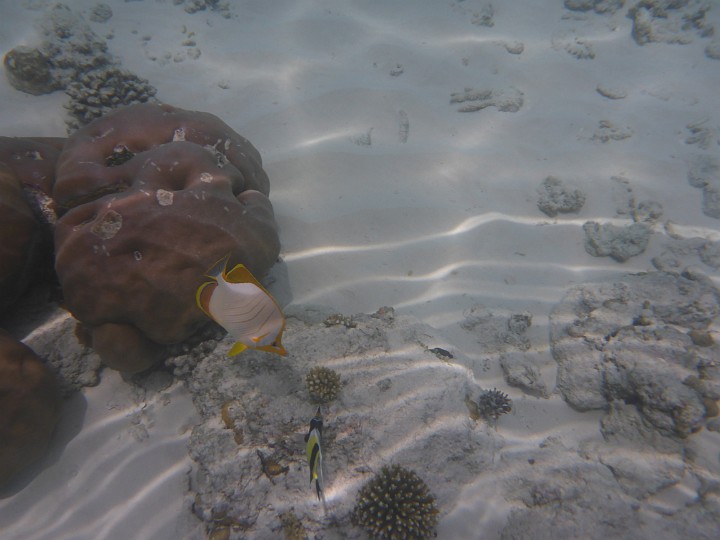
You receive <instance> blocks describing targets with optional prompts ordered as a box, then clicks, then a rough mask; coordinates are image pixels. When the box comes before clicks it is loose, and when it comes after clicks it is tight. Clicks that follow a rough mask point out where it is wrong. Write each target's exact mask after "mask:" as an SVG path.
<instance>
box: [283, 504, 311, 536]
mask: <svg viewBox="0 0 720 540" xmlns="http://www.w3.org/2000/svg"><path fill="white" fill-rule="evenodd" d="M280 523H281V524H282V530H283V535H284V536H285V540H304V539H305V538H307V534H306V531H305V527H303V524H302V521H300V518H298V517H297V516H296V515H295V513H294V512H293V511H292V510H289V511H287V512H285V513H283V514H280Z"/></svg>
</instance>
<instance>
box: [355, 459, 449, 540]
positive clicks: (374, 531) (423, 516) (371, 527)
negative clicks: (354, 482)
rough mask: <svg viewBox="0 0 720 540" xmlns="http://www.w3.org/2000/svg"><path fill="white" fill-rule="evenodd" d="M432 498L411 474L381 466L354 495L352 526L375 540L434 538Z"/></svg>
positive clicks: (409, 471) (423, 483)
mask: <svg viewBox="0 0 720 540" xmlns="http://www.w3.org/2000/svg"><path fill="white" fill-rule="evenodd" d="M437 521H438V509H437V506H436V504H435V497H434V496H433V495H432V494H431V493H430V490H429V489H428V487H427V485H426V484H425V482H424V481H423V480H422V478H420V477H419V476H418V475H417V474H416V473H415V472H414V471H411V470H409V469H405V468H404V467H401V466H400V465H392V466H385V467H383V468H382V470H381V471H380V472H379V473H378V474H377V475H376V476H375V478H373V479H372V480H370V482H368V483H367V484H366V485H365V486H364V487H363V488H362V489H361V490H360V492H359V493H358V497H357V501H356V503H355V509H354V510H353V513H352V522H353V524H355V525H357V526H360V527H362V528H363V529H365V531H366V532H367V533H368V534H369V535H370V536H371V537H372V538H375V539H382V540H410V539H412V540H415V539H423V538H432V537H434V536H435V526H436V525H437Z"/></svg>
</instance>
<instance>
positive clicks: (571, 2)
mask: <svg viewBox="0 0 720 540" xmlns="http://www.w3.org/2000/svg"><path fill="white" fill-rule="evenodd" d="M624 4H625V0H565V8H567V9H569V10H571V11H590V10H594V11H595V12H596V13H614V12H615V11H617V10H618V9H620V8H622V7H623V5H624Z"/></svg>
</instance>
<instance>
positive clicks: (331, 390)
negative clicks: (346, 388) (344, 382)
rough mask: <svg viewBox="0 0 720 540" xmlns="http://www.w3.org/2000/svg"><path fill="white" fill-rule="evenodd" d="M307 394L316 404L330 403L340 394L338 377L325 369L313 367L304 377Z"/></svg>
mask: <svg viewBox="0 0 720 540" xmlns="http://www.w3.org/2000/svg"><path fill="white" fill-rule="evenodd" d="M305 384H307V389H308V393H309V394H310V397H311V398H312V400H313V401H315V402H316V403H327V402H329V401H332V400H333V399H335V398H336V397H337V395H338V394H339V393H340V388H341V383H340V375H339V374H338V373H337V371H334V370H332V369H330V368H326V367H322V366H320V367H314V368H312V369H311V370H310V371H309V372H308V374H307V375H306V376H305Z"/></svg>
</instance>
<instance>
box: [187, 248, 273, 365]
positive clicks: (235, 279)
mask: <svg viewBox="0 0 720 540" xmlns="http://www.w3.org/2000/svg"><path fill="white" fill-rule="evenodd" d="M229 257H230V256H229V255H228V256H226V257H224V258H223V259H221V260H220V261H218V262H217V263H216V264H215V265H214V266H213V267H212V268H210V270H208V272H207V274H206V275H207V277H209V278H210V279H212V281H208V282H206V283H203V284H202V285H200V287H199V288H198V290H197V293H196V294H195V299H196V301H197V305H198V307H199V308H200V309H201V310H203V311H204V312H205V314H206V315H207V316H208V317H210V318H211V319H213V320H214V321H215V322H216V323H218V324H219V325H220V326H222V327H223V328H225V330H227V331H228V333H229V334H230V335H231V336H232V337H234V338H235V339H236V340H237V342H236V343H235V345H233V347H232V349H230V352H229V353H228V354H229V355H230V356H234V355H236V354H240V353H241V352H243V351H244V350H245V349H248V348H250V349H256V350H259V351H265V352H272V353H275V354H279V355H281V356H285V355H286V354H287V351H286V350H285V347H283V345H282V333H283V331H284V330H285V316H284V315H283V313H282V310H281V309H280V306H279V305H278V303H277V302H276V301H275V299H274V298H273V297H272V296H271V295H270V293H269V292H267V291H266V290H265V288H264V287H263V286H262V285H260V282H259V281H258V280H257V279H255V276H253V275H252V273H251V272H250V270H248V269H247V268H246V267H245V266H244V265H242V264H238V265H237V266H235V267H234V268H233V269H232V270H230V271H229V272H228V271H227V264H228V259H229Z"/></svg>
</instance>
